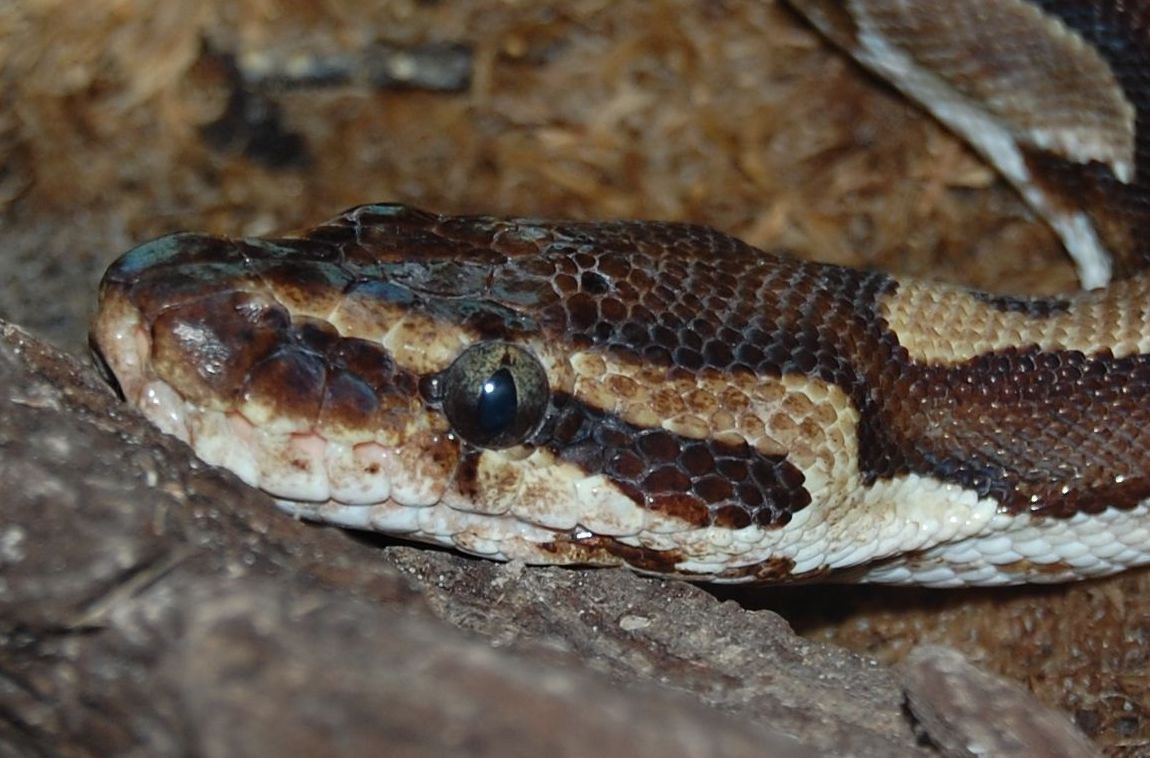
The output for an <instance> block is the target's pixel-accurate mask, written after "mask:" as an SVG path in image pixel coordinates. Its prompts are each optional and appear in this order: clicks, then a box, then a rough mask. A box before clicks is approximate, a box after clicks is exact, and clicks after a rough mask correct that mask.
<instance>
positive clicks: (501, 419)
mask: <svg viewBox="0 0 1150 758" xmlns="http://www.w3.org/2000/svg"><path fill="white" fill-rule="evenodd" d="M518 406H519V393H518V392H516V390H515V377H513V376H512V375H511V372H510V371H508V370H507V369H505V368H501V369H499V370H498V371H496V372H495V373H494V374H492V375H491V378H490V379H488V380H487V381H486V382H484V383H483V390H482V391H481V392H480V393H479V401H478V402H477V403H476V408H475V410H476V416H477V418H476V425H477V426H478V427H479V430H480V431H481V432H483V433H484V434H490V435H493V436H494V435H497V434H500V433H501V432H503V431H504V430H506V429H507V427H509V426H511V424H512V422H514V421H515V411H516V409H517V408H518Z"/></svg>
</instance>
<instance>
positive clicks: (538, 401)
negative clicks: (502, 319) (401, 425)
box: [424, 342, 551, 450]
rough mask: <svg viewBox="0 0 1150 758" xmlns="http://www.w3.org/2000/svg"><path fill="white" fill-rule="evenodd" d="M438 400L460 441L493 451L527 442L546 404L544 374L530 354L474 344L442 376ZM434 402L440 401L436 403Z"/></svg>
mask: <svg viewBox="0 0 1150 758" xmlns="http://www.w3.org/2000/svg"><path fill="white" fill-rule="evenodd" d="M437 386H438V387H440V388H442V392H441V393H440V394H439V395H432V394H429V393H425V394H424V397H425V398H427V399H428V401H429V402H430V403H432V404H434V403H436V402H437V401H438V402H442V407H443V413H444V415H445V416H447V421H448V422H449V423H450V424H451V428H452V430H453V431H454V432H455V433H456V434H458V435H459V437H460V438H462V439H463V440H464V441H466V442H468V443H470V444H472V445H475V446H476V447H483V448H488V449H493V450H498V449H501V448H507V447H512V446H513V445H518V444H520V443H522V442H524V441H525V440H527V439H528V438H529V437H530V436H531V434H532V433H533V432H534V431H535V430H537V429H538V428H539V426H540V424H541V423H542V422H543V417H544V416H545V415H546V413H547V409H548V407H549V405H550V401H551V390H550V387H549V386H548V382H547V373H546V372H545V371H544V370H543V366H542V365H541V364H540V363H539V359H538V358H536V357H535V356H534V355H533V354H531V352H529V351H528V350H526V349H525V348H523V347H520V346H519V345H516V344H513V343H508V342H479V343H476V344H474V345H472V346H470V347H468V348H467V349H466V350H464V351H463V352H462V353H460V354H459V357H457V358H456V359H455V361H454V362H453V363H452V364H451V365H450V366H449V367H448V368H447V370H446V371H444V372H443V374H442V377H441V380H440V382H439V383H438V385H437ZM439 398H442V399H441V400H439Z"/></svg>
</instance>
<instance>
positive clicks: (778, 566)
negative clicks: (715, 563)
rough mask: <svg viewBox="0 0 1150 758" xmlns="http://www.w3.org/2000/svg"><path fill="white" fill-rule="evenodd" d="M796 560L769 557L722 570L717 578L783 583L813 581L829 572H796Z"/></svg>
mask: <svg viewBox="0 0 1150 758" xmlns="http://www.w3.org/2000/svg"><path fill="white" fill-rule="evenodd" d="M794 570H795V562H794V560H792V559H791V558H782V557H776V558H768V559H766V560H765V561H759V562H758V563H752V564H750V565H748V566H736V567H734V568H728V569H724V570H722V571H720V572H719V573H718V574H716V575H715V577H714V578H716V579H746V580H749V581H753V582H761V583H764V584H781V583H785V582H798V581H811V580H815V579H819V578H822V577H825V576H826V575H827V574H828V573H829V572H828V571H827V570H825V569H815V570H813V571H808V572H806V573H804V574H801V575H796V574H795V573H794Z"/></svg>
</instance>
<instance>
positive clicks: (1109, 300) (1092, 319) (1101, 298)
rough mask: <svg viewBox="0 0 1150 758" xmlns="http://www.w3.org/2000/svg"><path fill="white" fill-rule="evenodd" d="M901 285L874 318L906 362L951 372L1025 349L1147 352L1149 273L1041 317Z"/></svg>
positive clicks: (926, 286) (952, 292) (925, 286)
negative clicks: (893, 337) (996, 354)
mask: <svg viewBox="0 0 1150 758" xmlns="http://www.w3.org/2000/svg"><path fill="white" fill-rule="evenodd" d="M899 282H900V284H899V287H898V290H897V291H896V292H895V293H894V294H893V295H888V296H887V297H885V298H884V299H883V300H882V301H881V302H880V303H879V314H880V315H881V316H882V317H883V318H884V319H886V321H887V323H888V324H889V325H890V328H891V331H893V332H894V333H895V334H896V335H897V336H898V340H899V343H900V344H901V345H902V346H903V347H904V348H906V350H907V352H908V353H909V354H910V357H911V358H912V359H913V360H916V361H920V362H923V363H937V364H944V365H950V364H955V363H961V362H964V361H968V360H971V359H972V358H975V357H977V356H979V355H983V354H985V353H987V352H991V351H994V350H1005V349H1007V348H1010V347H1025V346H1028V345H1037V346H1038V347H1039V348H1040V349H1042V350H1079V351H1081V352H1083V353H1086V354H1088V355H1089V354H1091V353H1097V352H1099V351H1102V350H1107V349H1109V350H1110V351H1112V352H1113V354H1114V356H1115V357H1117V358H1121V357H1124V356H1129V355H1139V354H1143V353H1147V352H1150V274H1141V275H1139V276H1138V277H1135V278H1133V279H1125V280H1122V281H1119V282H1115V283H1113V284H1112V285H1110V286H1109V287H1107V288H1106V289H1105V290H1099V291H1094V292H1082V293H1078V294H1076V295H1071V296H1068V297H1067V298H1066V299H1067V300H1069V302H1070V308H1069V310H1068V311H1066V312H1055V313H1051V314H1050V315H1048V316H1042V317H1038V316H1028V315H1027V314H1025V313H1017V312H1010V311H1003V310H1001V309H999V308H996V307H994V306H993V305H990V304H988V303H984V302H982V301H980V300H977V299H976V298H975V297H974V296H973V295H972V294H971V292H970V291H969V290H965V289H963V288H961V287H956V286H952V285H945V284H941V283H933V282H922V281H916V280H913V279H903V278H900V280H899Z"/></svg>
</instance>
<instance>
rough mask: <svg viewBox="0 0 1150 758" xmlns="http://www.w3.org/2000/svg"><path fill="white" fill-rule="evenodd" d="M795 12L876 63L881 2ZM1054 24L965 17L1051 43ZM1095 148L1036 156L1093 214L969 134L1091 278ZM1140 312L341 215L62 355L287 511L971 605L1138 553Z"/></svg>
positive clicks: (631, 234)
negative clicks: (1040, 27) (904, 590)
mask: <svg viewBox="0 0 1150 758" xmlns="http://www.w3.org/2000/svg"><path fill="white" fill-rule="evenodd" d="M796 5H799V6H802V7H803V9H804V12H806V13H808V14H810V15H811V17H812V19H813V20H814V21H815V23H816V24H817V25H819V26H820V28H823V29H824V31H826V33H827V34H828V35H830V36H831V37H832V38H833V39H835V40H836V41H837V42H839V43H840V44H842V45H843V46H844V47H847V48H848V49H854V51H855V52H856V55H859V57H860V59H861V60H863V61H864V62H866V63H868V65H872V64H874V62H875V61H876V60H877V61H878V64H876V65H874V67H876V68H882V63H883V55H887V56H888V57H889V56H890V55H892V53H890V50H895V51H896V53H898V54H899V55H904V57H906V55H909V54H907V53H906V52H905V49H906V47H907V45H906V44H905V43H898V42H897V40H896V38H897V37H898V34H896V32H900V30H903V29H904V27H905V26H906V24H907V23H911V22H914V21H915V19H914V18H910V19H909V21H908V20H907V19H906V18H905V17H899V19H901V20H899V19H895V20H897V21H898V23H894V22H893V21H892V20H891V19H892V18H893V16H892V14H896V13H903V14H904V15H905V14H909V15H910V16H914V13H915V11H914V9H913V8H912V9H906V8H902V9H901V10H899V8H901V7H902V6H903V5H906V4H905V3H894V2H891V3H884V2H879V1H876V2H869V3H868V2H844V3H841V4H840V3H819V2H810V3H796ZM909 5H912V6H915V7H921V6H922V5H932V3H922V4H909ZM943 5H958V6H963V5H964V4H963V3H960V2H958V0H951V2H949V3H943ZM1061 5H1069V4H1068V3H1067V4H1061V3H1055V2H1030V1H1029V0H1027V1H1026V2H1024V1H1023V0H1015V1H1014V2H991V3H982V4H979V7H982V8H990V9H992V10H993V11H995V12H1001V13H1004V14H1007V15H1009V13H1008V11H1009V12H1011V13H1015V14H1016V15H1018V14H1021V15H1020V16H1019V17H1021V18H1023V19H1024V20H1028V23H1031V22H1033V23H1037V22H1038V21H1041V22H1048V23H1051V24H1053V23H1055V22H1056V23H1057V24H1058V25H1059V26H1058V30H1059V33H1060V34H1070V33H1071V32H1072V31H1073V29H1072V28H1071V27H1070V26H1069V25H1068V24H1069V22H1068V21H1066V20H1065V19H1061V18H1059V19H1055V21H1051V20H1050V19H1051V16H1050V12H1051V9H1052V8H1055V7H1056V6H1061ZM1079 5H1081V6H1090V7H1092V8H1096V9H1102V10H1103V11H1106V12H1108V13H1110V14H1111V15H1110V16H1107V18H1111V17H1113V18H1118V16H1120V15H1121V14H1119V13H1118V11H1116V10H1115V9H1116V8H1117V9H1122V12H1123V13H1124V12H1125V9H1127V8H1129V7H1130V5H1131V4H1130V3H1125V4H1119V3H1104V2H1096V3H1081V4H1079ZM1134 5H1138V6H1141V5H1143V4H1141V3H1135V4H1134ZM1004 9H1005V10H1004ZM968 10H969V8H968ZM1027 14H1029V15H1027ZM1035 14H1037V15H1035ZM876 19H878V20H876ZM1035 19H1037V21H1035ZM1119 20H1121V19H1119ZM876 30H877V31H876ZM926 33H927V32H926V30H923V29H919V30H918V34H919V35H920V36H919V37H916V38H915V44H918V43H919V41H920V38H921V35H924V34H926ZM1077 40H1078V43H1080V45H1079V46H1080V47H1082V49H1083V50H1085V51H1086V52H1085V53H1084V54H1083V55H1085V56H1087V57H1089V61H1090V63H1091V64H1092V65H1093V64H1098V65H1103V64H1106V63H1107V61H1108V60H1109V58H1107V57H1106V56H1105V55H1103V54H1102V53H1099V52H1098V49H1099V48H1098V46H1097V45H1095V44H1094V43H1092V42H1091V41H1090V39H1089V38H1087V37H1081V38H1077ZM880 43H881V44H880ZM1052 44H1053V43H1052ZM884 45H885V46H886V47H883V46H884ZM900 45H901V46H900ZM868 46H869V47H868ZM856 48H857V49H856ZM860 49H865V50H870V51H871V53H872V54H871V58H872V59H873V60H868V59H867V58H866V55H864V54H860V53H859V52H858V50H860ZM932 49H938V48H937V47H935V48H932ZM875 50H878V51H879V53H874V51H875ZM1058 50H1059V51H1060V52H1061V51H1062V48H1058ZM899 51H902V52H899ZM912 52H913V53H915V55H919V53H920V52H921V51H920V50H919V49H918V48H915V49H914V50H912ZM1090 56H1093V57H1090ZM896 57H897V56H896ZM910 57H911V58H914V56H910ZM1099 62H1100V63H1099ZM904 69H905V66H904ZM939 70H940V67H939V66H935V67H934V68H933V69H932V70H931V71H932V73H931V76H933V77H934V80H932V81H931V85H932V86H936V85H938V83H939V81H941V82H943V83H944V84H946V83H947V82H948V81H949V80H948V79H947V77H946V76H943V75H942V74H939V73H938V72H939ZM1089 70H1090V71H1091V72H1093V73H1095V74H1098V72H1097V71H1094V69H1089ZM1109 71H1111V69H1109V68H1106V69H1105V72H1109ZM1105 72H1103V73H1105ZM1098 75H1099V76H1101V74H1098ZM1122 78H1123V74H1122V73H1121V72H1119V73H1118V74H1114V75H1112V76H1111V79H1110V80H1108V81H1113V82H1114V83H1115V86H1119V85H1120V83H1121V80H1122ZM912 79H913V77H912ZM920 79H921V77H920ZM951 79H953V77H951ZM950 83H951V84H953V82H950ZM967 84H969V82H968V83H967ZM900 86H902V85H900ZM980 86H983V88H984V89H985V88H988V87H990V85H989V84H980ZM916 87H919V84H914V83H913V82H912V84H907V85H905V87H904V88H905V89H908V91H912V93H913V94H916V95H919V94H920V93H918V92H916V91H914V90H915V88H916ZM919 89H921V87H919ZM951 89H952V90H953V89H955V87H953V86H952V87H951ZM958 89H959V90H960V94H961V95H962V97H961V98H960V100H962V102H963V104H964V105H967V106H973V105H974V102H973V100H972V95H971V93H970V92H969V90H970V89H972V87H971V86H965V89H963V88H958ZM1124 93H1125V90H1123V89H1121V87H1120V86H1119V94H1124ZM928 105H929V103H928ZM947 108H949V110H947V112H948V113H951V114H952V115H953V113H954V112H955V106H954V105H953V102H952V103H951V104H950V105H948V106H947ZM944 110H945V109H944ZM1116 112H1118V113H1119V114H1120V115H1121V114H1123V113H1125V114H1126V115H1130V113H1136V109H1135V110H1133V111H1131V112H1130V113H1126V112H1125V111H1122V109H1121V108H1117V109H1116ZM1131 118H1133V117H1132V116H1131ZM944 120H945V119H944ZM975 121H977V119H975ZM967 122H970V119H967V120H966V121H965V122H964V123H967ZM1002 122H1003V119H1002V118H998V123H999V126H1000V127H1001V123H1002ZM948 123H950V122H949V121H948ZM956 128H961V126H956ZM1131 128H1132V127H1131ZM1048 131H1049V132H1050V133H1052V134H1053V133H1054V132H1055V131H1056V130H1054V129H1053V128H1052V129H1050V130H1048ZM1103 131H1104V130H1103ZM1120 131H1121V129H1120V128H1118V127H1115V128H1114V130H1113V133H1118V132H1120ZM1007 133H1009V130H1007ZM1059 133H1060V134H1062V132H1059ZM1105 139H1106V136H1105V134H1104V135H1103V136H1101V137H1098V139H1096V140H1095V141H1094V142H1089V141H1088V140H1085V139H1084V138H1082V139H1079V141H1078V142H1077V143H1076V142H1074V140H1071V139H1070V138H1066V139H1063V140H1062V142H1059V141H1058V140H1057V139H1054V138H1048V139H1046V142H1047V144H1048V146H1049V145H1054V147H1056V148H1057V147H1065V146H1067V145H1071V146H1073V145H1075V144H1087V143H1088V142H1089V145H1088V147H1089V150H1088V151H1087V155H1088V157H1087V160H1086V161H1085V162H1084V163H1083V164H1082V165H1083V166H1084V167H1085V168H1084V170H1085V171H1086V172H1087V175H1088V178H1091V177H1092V178H1091V181H1095V184H1096V185H1097V186H1098V187H1100V189H1098V190H1097V191H1098V192H1103V191H1113V192H1114V193H1116V194H1115V196H1116V197H1119V199H1120V202H1119V201H1116V203H1115V204H1114V205H1107V204H1104V203H1096V204H1091V203H1085V204H1082V205H1080V206H1077V207H1075V208H1074V209H1073V210H1068V209H1067V207H1066V206H1065V204H1064V203H1063V202H1062V201H1061V199H1060V198H1064V197H1065V194H1060V192H1061V191H1060V190H1057V189H1054V187H1055V185H1054V184H1050V183H1047V184H1043V183H1042V182H1040V181H1038V177H1039V176H1040V175H1042V176H1045V175H1044V174H1042V173H1041V171H1042V169H1043V168H1044V167H1046V168H1049V167H1050V166H1052V165H1054V161H1053V159H1046V158H1043V157H1042V156H1041V155H1040V153H1039V152H1038V147H1035V146H1031V145H1029V144H1026V141H1025V140H1023V139H1021V138H1019V137H1018V136H1017V134H1016V135H1015V145H1014V147H1013V148H1012V149H1013V151H1014V152H1013V153H1011V152H1010V151H1009V150H1003V149H1000V148H1001V145H997V147H996V143H994V141H993V140H985V139H984V143H985V144H983V146H982V147H983V148H985V145H990V147H989V148H985V149H984V152H986V153H987V154H988V157H990V158H991V159H992V160H995V161H996V163H998V164H999V165H1000V168H1002V165H1001V163H1000V161H1001V160H1007V161H1008V162H1009V160H1013V159H1014V158H1018V159H1019V160H1021V161H1022V162H1021V163H1020V164H1017V165H1013V166H1012V167H1010V166H1008V167H1006V168H1003V171H1004V174H1005V175H1007V176H1008V178H1010V179H1011V181H1015V182H1016V183H1020V184H1021V183H1022V182H1023V180H1024V179H1025V180H1026V181H1029V182H1035V183H1036V185H1035V186H1038V189H1034V190H1031V189H1028V188H1029V187H1031V186H1032V185H1029V184H1028V185H1026V186H1027V188H1024V193H1027V197H1028V199H1030V200H1031V202H1032V203H1036V207H1039V206H1041V208H1042V209H1044V214H1045V215H1047V217H1048V218H1051V222H1052V224H1054V225H1055V227H1056V228H1059V230H1060V231H1062V232H1065V233H1064V237H1067V238H1068V244H1070V245H1071V247H1073V246H1074V245H1078V247H1077V248H1074V249H1075V250H1076V251H1077V252H1076V253H1075V254H1076V255H1077V256H1078V260H1079V265H1080V270H1082V271H1083V274H1084V277H1086V278H1090V277H1093V278H1095V279H1103V280H1104V279H1105V278H1107V277H1108V276H1109V271H1108V270H1107V269H1106V266H1105V265H1103V264H1099V263H1098V261H1099V260H1101V261H1104V262H1105V261H1107V260H1109V259H1108V258H1105V257H1102V258H1099V257H1098V255H1099V253H1098V251H1099V250H1101V249H1105V250H1117V251H1118V253H1119V258H1118V260H1119V263H1120V265H1122V266H1125V265H1126V263H1124V261H1130V260H1134V259H1136V258H1137V256H1138V253H1137V251H1136V250H1135V251H1133V252H1131V250H1132V249H1133V248H1132V246H1131V245H1130V244H1127V245H1126V247H1125V248H1124V249H1119V248H1118V247H1117V245H1118V244H1119V243H1123V241H1125V242H1127V243H1129V242H1130V241H1131V240H1134V239H1135V236H1136V235H1135V232H1136V231H1137V229H1138V228H1140V227H1139V224H1140V223H1141V222H1140V219H1141V217H1140V216H1139V215H1138V214H1137V213H1135V212H1134V211H1136V210H1137V208H1136V204H1135V203H1134V202H1133V201H1132V200H1130V198H1133V197H1136V187H1135V186H1134V185H1133V184H1130V185H1128V184H1127V182H1129V181H1132V177H1133V174H1134V172H1135V169H1134V168H1133V167H1134V166H1135V165H1136V164H1137V162H1138V161H1137V156H1136V150H1135V146H1136V140H1134V139H1131V140H1130V141H1129V144H1128V145H1127V147H1128V148H1129V149H1128V150H1127V151H1126V153H1123V152H1122V149H1121V145H1119V146H1118V147H1114V149H1113V150H1111V152H1110V153H1106V154H1107V155H1110V156H1111V158H1112V160H1110V162H1109V163H1104V162H1103V161H1101V160H1100V159H1098V158H1097V157H1096V156H1097V155H1101V154H1102V152H1099V151H1100V150H1101V148H1099V147H1098V145H1100V144H1101V143H1102V142H1104V141H1105ZM1118 142H1119V140H1117V139H1115V144H1116V145H1117V144H1118ZM975 144H979V143H978V142H977V139H976V140H975ZM1123 144H1125V143H1123ZM991 148H993V149H991ZM1044 149H1051V148H1049V147H1048V148H1044ZM995 150H997V151H998V152H995ZM1090 151H1094V152H1090ZM1003 156H1005V158H1004V157H1003ZM1126 158H1128V159H1129V162H1128V164H1126V163H1122V160H1124V159H1126ZM1059 160H1060V161H1061V163H1058V164H1057V166H1056V167H1057V168H1058V170H1059V171H1060V172H1061V173H1060V174H1058V175H1059V176H1061V177H1062V178H1063V179H1066V178H1067V177H1068V176H1069V172H1070V171H1071V168H1072V165H1071V162H1070V161H1069V160H1068V159H1067V158H1066V157H1065V156H1062V157H1061V158H1060V159H1059ZM1044 161H1047V162H1045V163H1044ZM1127 165H1128V169H1123V168H1122V166H1127ZM1107 166H1108V167H1109V168H1105V167H1107ZM1020 167H1021V168H1020ZM1103 169H1105V170H1103ZM1010 171H1013V173H1010ZM1075 181H1079V185H1077V186H1079V187H1080V188H1081V187H1082V186H1085V185H1083V184H1082V182H1084V181H1086V180H1085V179H1075ZM1092 186H1093V185H1092ZM1107 187H1109V188H1110V190H1107V189H1106V188H1107ZM1129 187H1133V188H1132V189H1131V188H1129ZM1091 191H1092V192H1093V191H1094V190H1091ZM1093 197H1094V195H1089V197H1088V198H1087V199H1090V198H1093ZM1122 203H1126V204H1125V205H1123V204H1122ZM1047 211H1048V213H1047ZM1066 213H1069V214H1070V215H1069V216H1065V214H1066ZM1065 218H1069V221H1065V223H1064V222H1063V221H1062V220H1060V219H1065ZM1115 219H1117V220H1115ZM1119 222H1121V223H1119ZM1059 224H1062V226H1061V227H1060V226H1059ZM1084 228H1086V229H1090V230H1091V232H1090V234H1087V235H1083V234H1080V233H1078V231H1076V230H1081V229H1084ZM1075 235H1077V236H1075ZM1099 266H1101V267H1099ZM1095 283H1098V282H1095ZM1148 304H1150V276H1148V275H1146V274H1141V275H1138V276H1134V277H1130V278H1126V279H1124V280H1121V281H1119V282H1117V283H1115V284H1112V285H1110V286H1109V287H1107V288H1105V289H1098V290H1094V291H1091V292H1083V293H1080V294H1077V295H1073V296H1068V297H1063V298H1054V299H1028V298H1011V297H1002V296H991V295H985V294H982V293H977V292H971V291H967V290H964V289H961V288H957V287H950V286H945V285H939V284H935V283H926V282H918V281H914V280H910V279H905V278H896V277H892V276H889V275H886V274H880V273H866V272H861V271H856V270H851V269H846V268H840V267H835V266H827V265H818V264H811V263H804V262H799V261H796V260H793V259H790V258H787V257H785V256H778V255H773V254H769V253H766V252H763V251H760V250H757V249H755V248H752V247H750V246H748V245H745V244H743V243H741V242H739V241H738V240H735V239H733V238H731V237H728V236H725V235H723V234H720V233H719V232H716V231H713V230H710V229H706V228H702V227H696V226H689V225H682V224H666V223H653V222H606V223H590V224H589V223H558V222H540V221H533V220H524V219H497V218H489V217H448V216H437V215H433V214H428V213H424V212H421V211H416V210H413V209H410V208H406V207H403V206H398V205H369V206H361V207H359V208H355V209H352V210H350V211H348V212H346V213H344V214H342V215H341V216H339V217H337V218H335V219H333V220H332V221H330V222H328V223H326V224H323V225H321V226H318V227H316V228H314V229H312V230H310V231H308V232H306V233H304V234H302V235H300V236H297V237H291V238H283V239H225V238H219V237H210V236H203V235H191V234H178V235H171V236H168V237H164V238H161V239H159V240H155V241H153V242H150V243H147V244H145V245H142V246H140V247H138V248H136V249H134V250H132V251H130V252H128V253H126V254H125V255H124V256H123V257H121V258H120V259H119V260H118V261H117V262H116V263H115V264H113V265H112V267H111V268H110V269H109V270H108V272H107V274H106V275H105V278H104V281H103V284H102V287H101V309H100V314H99V316H98V317H97V321H96V325H95V327H94V332H93V334H94V340H95V343H96V344H97V346H98V348H99V350H100V352H101V354H102V355H103V357H104V359H105V361H106V362H107V363H108V365H109V366H110V367H111V369H112V371H113V373H114V374H115V375H116V377H117V379H118V382H119V384H120V386H121V388H122V390H123V392H124V394H125V396H126V397H127V398H128V399H129V400H130V401H131V402H133V403H134V404H136V405H138V406H140V407H141V408H142V409H143V410H144V412H145V413H146V414H147V415H148V416H149V417H150V418H151V419H152V420H153V421H155V422H156V423H157V424H158V425H159V426H160V427H161V428H163V429H164V430H166V431H168V432H170V433H172V434H175V435H177V436H179V437H181V438H182V439H185V440H187V441H189V442H190V443H191V444H192V445H193V446H194V448H195V449H196V451H197V453H198V454H199V455H200V456H201V457H202V458H204V459H205V460H206V461H208V462H210V463H217V464H220V465H224V466H227V467H228V468H231V469H232V470H233V471H235V472H236V473H237V474H238V475H239V476H240V477H241V478H242V479H244V480H245V481H247V482H248V483H250V484H253V485H255V486H259V487H262V488H263V489H265V490H267V491H269V492H270V493H272V494H273V495H274V496H275V497H276V498H277V499H278V500H279V501H280V502H281V504H282V505H283V507H284V508H285V509H287V510H288V511H290V512H292V513H294V514H297V515H299V516H303V517H306V518H309V519H315V520H319V521H325V522H329V523H334V524H339V525H343V526H348V527H353V528H358V529H373V530H379V531H385V532H390V533H395V534H400V535H404V536H408V537H411V538H414V539H419V540H425V541H432V542H438V543H441V544H446V545H451V546H454V547H457V548H459V549H462V550H465V551H468V552H471V553H475V554H478V555H484V556H489V557H493V558H499V559H523V560H526V561H528V562H532V563H579V564H594V565H629V566H632V567H634V568H636V569H639V570H642V571H649V572H658V573H668V574H675V575H680V576H688V577H694V578H706V579H713V580H718V581H732V582H736V581H788V580H797V579H809V578H817V577H825V576H828V575H834V576H837V577H845V578H851V579H861V580H872V581H886V582H918V583H925V584H936V585H955V584H994V583H1008V582H1019V581H1060V580H1065V579H1071V578H1078V577H1083V576H1091V575H1097V574H1103V573H1108V572H1112V571H1116V570H1120V569H1123V568H1126V567H1129V566H1134V565H1138V564H1141V563H1145V562H1147V561H1148V560H1150V500H1148V499H1150V309H1148Z"/></svg>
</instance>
